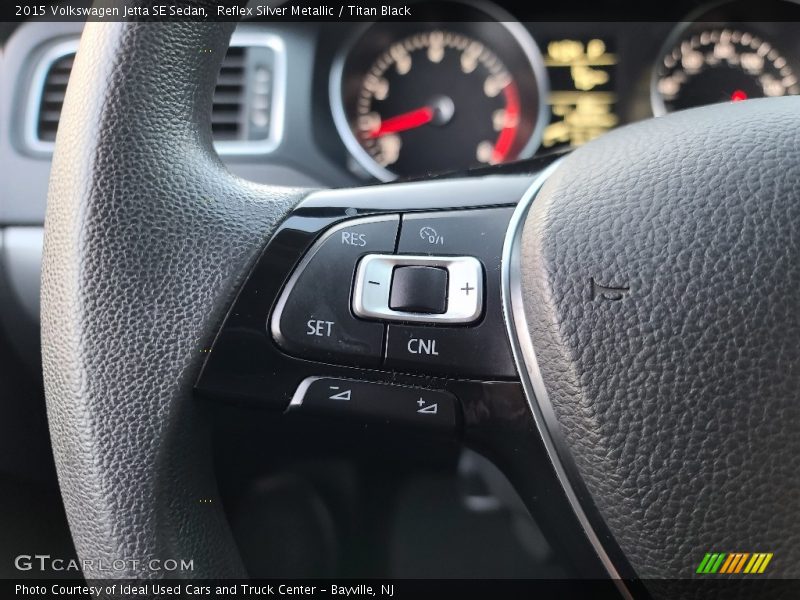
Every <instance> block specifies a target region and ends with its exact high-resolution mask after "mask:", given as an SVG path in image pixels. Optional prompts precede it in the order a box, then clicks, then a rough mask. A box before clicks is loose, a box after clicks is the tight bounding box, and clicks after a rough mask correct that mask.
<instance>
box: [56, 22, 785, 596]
mask: <svg viewBox="0 0 800 600" xmlns="http://www.w3.org/2000/svg"><path fill="white" fill-rule="evenodd" d="M232 29H233V26H232V25H230V24H201V23H184V24H145V23H114V24H109V23H104V24H96V23H92V24H89V25H87V27H86V29H85V32H84V35H83V38H82V41H81V46H80V50H79V52H78V55H77V59H76V62H75V67H74V69H73V72H72V79H71V82H70V85H69V90H68V93H67V99H66V101H65V105H64V112H63V116H62V119H61V124H60V127H59V133H58V139H57V143H56V152H55V155H54V162H53V171H52V181H51V186H50V193H49V201H48V210H47V218H46V236H45V255H44V268H43V292H42V294H43V296H42V336H43V344H42V345H43V359H44V374H45V384H46V394H47V405H48V414H49V419H50V428H51V437H52V441H53V448H54V452H55V458H56V464H57V468H58V475H59V479H60V483H61V489H62V494H63V497H64V501H65V505H66V509H67V514H68V517H69V522H70V527H71V530H72V535H73V538H74V541H75V544H76V548H77V551H78V554H79V555H80V556H81V557H82V558H91V559H95V560H97V559H104V560H106V561H107V562H111V561H113V560H115V559H120V558H130V557H136V558H138V559H141V560H147V559H149V558H167V557H169V558H175V557H192V558H193V559H194V566H195V568H194V571H193V573H192V574H191V575H192V576H193V577H242V576H244V575H245V573H244V570H243V568H242V565H241V562H240V560H239V558H238V553H237V551H236V548H235V546H234V544H233V541H232V538H231V534H230V531H229V528H228V525H227V523H226V520H225V516H224V514H223V511H222V509H221V507H220V503H219V502H218V501H216V502H214V501H212V502H201V501H200V499H210V500H218V494H217V490H216V484H215V481H214V477H213V473H212V470H211V461H210V458H209V454H210V453H209V447H208V440H207V435H206V432H207V423H206V419H205V418H204V414H203V408H202V404H200V403H198V402H197V400H196V399H195V398H194V397H193V386H194V384H195V382H196V380H197V377H198V373H199V372H200V369H201V367H202V365H203V362H204V360H205V358H206V356H207V353H206V350H207V349H208V348H209V347H210V345H211V344H212V341H213V340H214V337H215V335H216V334H217V332H218V331H219V329H220V327H221V325H222V323H223V320H224V318H225V314H226V311H228V309H229V308H230V306H231V303H232V302H233V299H234V297H235V296H236V294H237V291H238V290H239V289H240V287H241V285H242V282H243V281H244V280H245V278H246V277H247V275H248V273H249V272H250V270H251V268H252V266H253V265H254V263H255V262H256V260H257V258H258V256H259V254H260V253H261V252H262V250H263V248H264V246H265V245H266V244H267V242H268V240H269V239H270V236H271V233H272V232H273V231H274V230H275V229H276V227H277V226H278V224H279V222H281V221H282V220H283V219H284V218H285V217H287V216H288V215H290V214H291V213H292V209H293V208H294V207H295V206H296V205H297V204H298V202H299V201H300V200H301V199H302V198H304V197H306V196H307V195H308V194H309V191H308V190H296V189H282V188H273V187H265V186H260V185H255V184H252V183H248V182H246V181H242V180H240V179H238V178H236V177H234V176H232V175H231V174H230V173H228V172H227V171H226V169H225V168H224V167H223V165H222V164H221V163H220V161H219V159H218V158H217V156H216V155H215V153H214V151H213V149H212V144H211V135H210V126H209V115H210V107H211V96H212V91H213V88H214V83H215V78H216V76H217V72H218V69H219V65H220V61H221V58H222V56H223V55H224V52H225V49H226V46H227V43H228V39H229V36H230V34H231V31H232ZM200 49H203V50H204V51H203V52H200ZM208 50H210V52H209V51H208ZM289 134H291V132H289ZM527 170H528V172H530V173H531V174H530V176H525V177H524V185H522V186H520V184H519V182H520V181H521V179H520V178H521V176H520V175H519V174H516V175H504V174H503V173H502V172H498V173H497V174H492V173H489V174H484V175H483V176H481V177H477V178H476V180H475V181H476V182H475V187H474V189H478V190H480V193H484V192H486V193H489V194H491V193H492V192H491V191H492V190H499V189H502V190H504V191H503V193H506V194H508V193H510V192H509V190H511V191H513V192H514V193H515V194H517V196H516V197H515V198H514V199H513V202H517V201H520V203H519V206H518V207H517V209H516V212H515V216H514V217H513V218H512V220H511V226H510V229H509V231H508V234H507V237H506V241H505V255H504V261H503V270H504V271H503V277H504V280H503V286H504V289H503V296H504V297H503V301H504V303H505V309H506V319H507V323H508V331H509V334H510V339H511V346H512V348H513V350H514V354H515V358H516V361H517V366H518V367H519V371H520V377H521V380H522V384H523V387H524V390H525V392H526V397H527V404H526V403H525V402H524V398H523V401H522V402H521V403H519V404H517V405H515V406H513V407H511V408H508V406H510V404H511V403H510V402H507V401H506V400H504V399H503V398H501V397H499V396H498V397H492V396H491V395H490V394H487V395H486V397H484V398H483V399H482V401H481V402H480V403H477V404H469V403H467V402H465V405H464V408H463V410H464V420H465V423H466V426H467V428H469V427H472V426H474V425H475V424H476V423H479V422H484V423H485V422H487V421H488V420H490V419H491V418H492V415H494V414H500V413H501V412H502V410H506V409H507V410H506V412H505V413H504V414H505V416H504V418H503V419H499V420H497V421H493V422H492V427H493V428H494V429H492V428H489V429H487V430H486V431H490V430H491V431H493V432H494V433H493V434H492V435H485V436H483V438H481V439H480V440H479V438H480V436H476V437H474V438H471V439H472V441H473V442H474V443H475V445H477V446H481V445H483V446H484V448H485V450H486V452H487V453H488V454H493V453H494V454H496V455H497V459H498V461H499V462H504V461H505V466H504V468H505V469H506V472H507V473H509V475H510V476H511V478H512V481H513V482H514V483H515V484H516V485H517V486H518V488H519V489H521V490H523V497H524V498H525V499H526V501H527V502H528V505H529V507H530V508H531V510H532V511H533V512H535V513H536V512H538V511H540V510H543V511H546V512H547V511H549V513H547V514H549V515H550V516H551V517H552V516H553V515H556V514H557V515H559V516H560V520H556V521H554V522H551V524H550V527H551V528H552V529H553V530H554V531H555V532H556V537H558V536H559V535H561V536H563V538H564V540H566V541H567V542H569V543H572V542H573V541H575V543H578V540H579V539H580V541H581V543H583V545H584V548H585V550H584V551H583V552H584V554H583V556H589V557H590V558H591V559H592V560H593V561H594V564H595V566H587V572H588V573H589V575H590V576H597V575H598V573H600V574H602V575H604V576H611V577H615V578H623V579H625V580H628V581H632V580H635V579H636V578H641V579H645V580H651V579H658V578H686V577H692V576H695V570H696V567H697V565H698V563H699V562H700V560H701V559H702V558H703V555H704V553H706V552H712V551H713V552H727V553H734V552H743V553H756V552H764V553H773V554H774V559H773V562H772V564H771V566H770V569H769V570H768V571H766V572H765V573H764V576H766V577H768V576H773V577H797V576H798V572H799V570H800V567H798V565H800V560H798V559H800V522H799V521H798V520H797V518H796V515H797V510H798V508H799V505H800V469H798V457H800V437H798V436H797V430H798V427H797V426H798V424H799V423H800V403H798V389H800V366H799V365H800V344H798V342H797V340H798V339H800V316H798V315H800V310H799V309H800V285H799V284H800V261H798V253H800V250H799V249H798V240H800V198H798V194H800V192H798V190H799V189H800V100H799V99H796V98H784V99H771V100H761V101H748V102H743V103H737V104H735V105H718V106H713V107H708V108H703V109H697V110H691V111H686V112H683V113H680V114H675V115H671V116H668V117H664V118H659V119H656V120H650V121H646V122H642V123H639V124H635V125H632V126H629V127H624V128H622V129H619V130H617V131H615V132H612V133H610V134H608V135H606V136H604V137H602V138H600V139H599V140H597V141H595V142H592V143H590V144H588V145H586V146H585V147H582V148H581V149H579V150H577V151H575V152H574V153H572V154H570V155H569V156H567V157H566V158H565V159H563V160H561V161H560V162H559V163H558V164H556V165H555V166H553V167H551V168H550V169H548V170H547V171H546V172H545V173H544V174H542V173H537V172H536V171H539V170H540V167H539V166H538V163H532V164H531V165H529V166H528V169H527ZM512 180H513V182H515V183H514V184H513V185H510V184H509V183H508V182H509V181H512ZM402 185H408V186H410V187H407V188H403V187H398V186H395V185H389V186H380V187H374V188H368V189H367V190H366V191H365V190H353V191H352V193H351V192H349V191H347V190H339V191H337V192H335V194H334V193H332V194H331V195H329V196H325V193H322V195H320V194H316V195H312V196H311V197H310V198H311V199H312V200H313V199H314V198H316V202H317V205H321V204H323V202H322V201H323V200H325V199H326V198H327V199H336V200H337V201H343V200H342V199H343V198H345V199H347V198H348V197H349V196H348V194H351V197H352V198H354V199H358V198H361V199H363V198H364V197H368V196H371V197H374V198H378V199H380V198H381V197H382V196H381V195H387V197H388V198H390V200H389V201H388V204H387V205H388V206H390V209H391V210H398V211H401V210H403V206H402V202H403V201H404V200H403V198H405V199H406V200H405V201H406V202H408V203H409V209H411V208H413V207H412V206H411V205H412V204H413V203H414V202H415V200H414V198H413V197H412V196H411V194H413V193H415V192H416V191H418V192H419V193H420V194H422V193H425V194H431V193H434V194H439V195H448V194H449V193H450V191H452V189H453V188H452V185H454V184H453V183H452V182H451V181H449V180H447V179H443V180H436V181H432V182H428V183H423V184H400V186H402ZM415 186H416V187H415ZM448 186H450V187H448ZM515 186H516V187H515ZM459 189H462V191H463V190H465V189H466V188H459ZM525 189H527V190H528V191H527V192H525V191H524V190H525ZM393 190H394V191H393ZM397 190H400V191H401V192H402V193H398V192H397ZM431 190H433V192H431ZM515 190H516V191H515ZM534 198H535V201H534ZM343 202H345V205H346V202H347V200H344V201H343ZM354 202H355V200H354ZM474 203H475V204H479V202H474ZM275 285H280V281H278V282H275ZM262 316H263V318H266V315H262ZM263 335H264V336H267V331H266V329H265V330H264V331H263ZM486 389H489V388H486ZM493 389H494V388H493ZM504 403H505V404H504ZM501 407H506V408H501ZM498 427H499V429H498ZM504 427H505V428H507V429H503V428H504ZM497 431H499V432H500V433H499V436H498V434H497ZM508 432H511V433H510V434H509V435H516V436H518V438H514V439H515V440H516V441H515V442H514V443H513V445H514V448H513V450H511V451H509V452H506V453H505V454H504V453H503V451H502V449H501V448H500V447H499V446H492V444H493V443H494V442H493V441H492V440H497V439H498V437H500V438H502V437H506V434H507V433H508ZM506 439H508V438H507V437H506ZM476 440H478V441H476ZM520 440H524V441H520ZM536 452H539V454H538V455H536V456H534V455H532V453H536ZM559 511H561V512H559ZM549 520H550V521H553V519H552V518H551V519H549ZM126 564H127V563H126ZM87 576H94V574H87ZM105 576H108V575H105ZM112 576H115V577H134V578H140V577H155V576H159V574H158V573H148V572H145V573H143V572H141V571H138V570H134V569H132V568H129V567H125V568H123V569H121V570H119V571H116V572H113V573H112ZM620 589H621V590H622V592H623V594H635V593H637V590H636V586H633V585H626V584H623V585H621V588H620Z"/></svg>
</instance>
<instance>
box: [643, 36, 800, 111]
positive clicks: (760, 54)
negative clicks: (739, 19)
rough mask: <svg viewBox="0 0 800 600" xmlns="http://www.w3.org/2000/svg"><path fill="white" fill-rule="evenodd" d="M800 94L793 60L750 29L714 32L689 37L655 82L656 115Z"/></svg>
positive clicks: (665, 58) (669, 54) (667, 57)
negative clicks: (715, 104) (705, 106)
mask: <svg viewBox="0 0 800 600" xmlns="http://www.w3.org/2000/svg"><path fill="white" fill-rule="evenodd" d="M794 94H800V83H798V78H797V76H796V74H795V71H794V69H793V68H792V66H791V64H790V62H789V60H788V59H787V58H786V57H785V56H784V55H783V54H782V53H781V51H780V50H779V49H778V48H776V47H775V46H774V45H773V44H772V43H770V42H769V41H768V40H766V39H764V37H762V36H760V35H758V34H756V33H755V32H751V31H748V30H747V29H746V28H734V27H730V28H718V29H715V28H711V29H706V30H703V31H697V32H694V33H690V34H688V35H685V36H684V37H683V39H681V40H680V41H679V42H678V43H677V44H675V45H674V46H673V47H672V48H671V49H670V50H669V51H668V52H667V53H666V54H665V55H664V56H663V58H662V60H661V62H660V64H659V65H658V66H657V68H656V69H655V72H654V76H653V89H652V105H653V112H654V114H656V115H661V114H664V113H668V112H672V111H675V110H681V109H684V108H691V107H693V106H701V105H704V104H714V103H717V102H737V101H740V100H747V99H748V98H762V97H772V96H787V95H794Z"/></svg>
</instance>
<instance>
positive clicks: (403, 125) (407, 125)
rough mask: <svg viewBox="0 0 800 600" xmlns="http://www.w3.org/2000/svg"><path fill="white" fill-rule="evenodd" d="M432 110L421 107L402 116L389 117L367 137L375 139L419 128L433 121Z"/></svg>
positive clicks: (428, 107) (427, 107)
mask: <svg viewBox="0 0 800 600" xmlns="http://www.w3.org/2000/svg"><path fill="white" fill-rule="evenodd" d="M433 115H434V110H433V108H431V107H430V106H423V107H422V108H417V109H415V110H410V111H408V112H407V113H403V114H402V115H397V116H396V117H391V118H389V119H386V120H385V121H383V122H382V123H381V126H380V127H378V128H377V129H374V130H372V131H371V132H370V134H369V137H371V138H376V137H381V136H382V135H386V134H387V133H397V132H398V131H406V130H407V129H414V128H415V127H421V126H422V125H425V124H426V123H430V122H431V121H433Z"/></svg>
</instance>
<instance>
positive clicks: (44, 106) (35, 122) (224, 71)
mask: <svg viewBox="0 0 800 600" xmlns="http://www.w3.org/2000/svg"><path fill="white" fill-rule="evenodd" d="M237 37H238V38H239V39H238V41H237ZM76 45H77V43H75V44H73V45H71V46H70V47H69V49H68V50H65V51H62V52H59V53H57V54H56V55H55V56H54V55H53V54H52V53H51V54H50V55H48V56H47V57H46V60H43V61H42V63H43V64H41V65H40V71H39V72H40V75H39V81H40V82H41V83H40V86H36V85H35V86H34V89H33V90H32V92H33V94H34V95H35V94H37V92H38V93H39V94H40V95H39V96H38V98H36V97H34V98H33V99H32V100H33V104H32V105H31V112H32V113H33V114H29V116H28V125H27V127H28V129H27V131H28V133H27V134H26V139H27V143H28V145H29V147H31V149H34V150H41V151H45V152H47V151H52V146H53V142H54V141H55V139H56V130H57V129H58V121H59V118H60V116H61V108H62V105H63V103H64V94H65V93H66V90H67V81H69V75H70V71H71V69H72V64H73V61H74V59H75V46H76ZM283 65H284V63H283V44H282V43H281V41H280V40H279V39H277V38H275V37H274V36H270V35H263V36H256V35H254V34H247V35H246V36H242V35H239V36H237V35H236V34H234V38H233V40H232V42H231V46H230V48H228V52H227V53H226V55H225V58H224V59H223V61H222V67H221V69H220V73H219V79H218V80H217V87H216V89H215V90H214V101H213V107H212V111H211V132H212V135H213V137H214V143H215V145H216V146H217V149H218V150H219V151H220V153H222V154H237V153H259V152H268V151H270V150H272V149H273V148H274V146H275V145H277V143H278V141H279V139H280V131H281V123H280V121H281V120H282V119H283V114H282V101H283V99H282V96H278V93H277V92H278V90H279V86H278V85H277V84H278V83H279V82H282V78H283ZM37 87H38V89H35V88H37ZM280 93H281V94H282V86H280ZM278 109H281V110H278Z"/></svg>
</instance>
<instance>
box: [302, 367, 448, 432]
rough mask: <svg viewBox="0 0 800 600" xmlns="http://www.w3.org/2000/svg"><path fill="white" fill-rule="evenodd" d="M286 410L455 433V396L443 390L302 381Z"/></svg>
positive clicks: (322, 379)
mask: <svg viewBox="0 0 800 600" xmlns="http://www.w3.org/2000/svg"><path fill="white" fill-rule="evenodd" d="M288 410H289V411H290V412H295V411H297V412H304V413H311V414H323V415H331V416H346V417H349V418H350V419H351V420H353V419H358V420H364V421H378V422H382V423H386V424H389V425H410V426H414V427H424V428H431V429H438V430H442V431H445V432H449V431H453V430H455V428H456V425H457V414H458V408H457V401H456V398H455V396H454V395H453V394H451V393H450V392H447V391H444V390H429V389H425V388H417V387H409V386H400V385H388V384H383V383H372V382H368V381H357V380H352V379H338V378H330V377H309V378H307V379H305V380H304V381H303V382H302V383H301V384H300V386H298V388H297V391H296V392H295V395H294V397H293V398H292V401H291V403H290V404H289V408H288Z"/></svg>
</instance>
